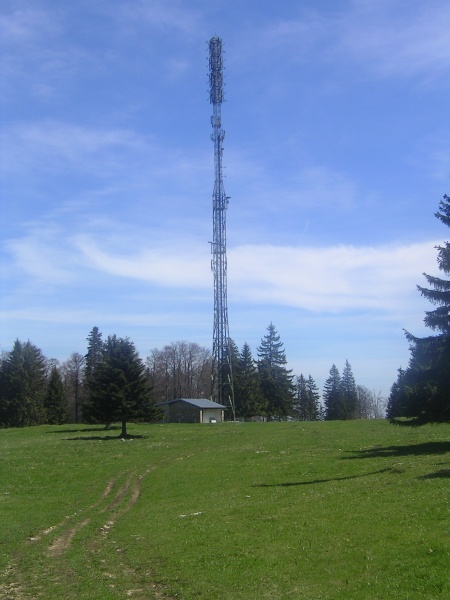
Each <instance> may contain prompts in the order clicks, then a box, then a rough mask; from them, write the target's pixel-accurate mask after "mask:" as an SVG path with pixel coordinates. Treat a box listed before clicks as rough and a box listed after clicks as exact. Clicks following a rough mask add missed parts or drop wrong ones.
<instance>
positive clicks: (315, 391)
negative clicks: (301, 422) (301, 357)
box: [305, 375, 320, 421]
mask: <svg viewBox="0 0 450 600" xmlns="http://www.w3.org/2000/svg"><path fill="white" fill-rule="evenodd" d="M305 384H306V394H307V404H306V411H305V413H306V416H307V420H308V421H318V420H319V419H320V393H319V388H318V387H317V385H316V382H315V381H314V379H313V378H312V377H311V375H309V376H308V379H307V380H306V382H305Z"/></svg>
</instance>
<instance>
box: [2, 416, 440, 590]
mask: <svg viewBox="0 0 450 600" xmlns="http://www.w3.org/2000/svg"><path fill="white" fill-rule="evenodd" d="M119 431H120V430H119V429H117V430H111V431H104V430H102V429H100V428H93V427H89V426H73V425H69V426H61V427H51V426H44V427H36V428H28V429H20V430H19V429H11V430H1V431H0V461H1V468H0V519H1V521H0V522H1V535H0V576H1V579H0V598H2V599H11V600H28V599H34V598H44V599H49V600H50V599H51V600H58V599H64V600H71V599H77V600H84V599H85V600H97V599H98V600H100V599H101V600H103V599H104V600H108V599H111V600H112V599H116V598H135V599H143V598H149V599H151V598H156V599H159V600H162V599H175V598H176V599H180V600H193V599H195V600H216V599H217V600H219V599H220V600H239V599H246V600H261V599H297V598H299V599H300V598H301V599H311V600H317V599H344V598H345V599H346V600H348V599H358V600H359V599H374V600H375V599H377V600H381V599H384V600H385V599H391V598H392V599H393V600H394V599H395V600H401V599H406V598H410V599H414V600H416V599H418V600H420V599H424V598H427V599H432V598H433V599H434V598H450V512H449V511H450V504H449V500H450V493H449V489H450V485H449V484H450V479H449V478H450V435H449V434H450V426H447V425H440V426H426V427H423V428H416V429H410V428H402V427H395V426H392V425H389V424H388V423H387V422H385V421H352V422H325V423H297V422H291V423H261V424H256V423H254V424H253V423H242V424H231V423H225V424H221V425H219V424H216V425H131V426H130V427H129V432H130V433H131V434H132V435H133V436H134V438H133V439H131V440H126V441H120V440H119V439H118V438H117V437H114V436H117V435H118V433H119Z"/></svg>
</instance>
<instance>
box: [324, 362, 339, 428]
mask: <svg viewBox="0 0 450 600" xmlns="http://www.w3.org/2000/svg"><path fill="white" fill-rule="evenodd" d="M323 399H324V403H325V419H326V420H327V421H334V420H336V419H342V413H343V398H342V385H341V376H340V373H339V371H338V368H337V367H336V365H332V367H331V369H330V374H329V376H328V378H327V380H326V381H325V385H324V388H323Z"/></svg>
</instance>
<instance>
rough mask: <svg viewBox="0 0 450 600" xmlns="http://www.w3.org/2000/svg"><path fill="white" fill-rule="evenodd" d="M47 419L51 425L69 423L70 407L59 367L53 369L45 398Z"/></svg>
mask: <svg viewBox="0 0 450 600" xmlns="http://www.w3.org/2000/svg"><path fill="white" fill-rule="evenodd" d="M44 408H45V417H46V421H47V423H49V424H50V425H60V424H61V423H66V422H67V417H68V406H67V399H66V394H65V391H64V384H63V381H62V378H61V374H60V372H59V371H58V369H57V367H52V369H51V371H50V376H49V380H48V385H47V392H46V394H45V398H44Z"/></svg>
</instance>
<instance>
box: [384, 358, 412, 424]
mask: <svg viewBox="0 0 450 600" xmlns="http://www.w3.org/2000/svg"><path fill="white" fill-rule="evenodd" d="M405 376H406V371H405V370H404V369H402V368H400V369H398V375H397V381H394V383H393V384H392V386H391V393H390V395H389V398H388V405H387V411H386V416H387V418H388V419H394V418H396V417H402V416H404V415H405V414H406V412H407V411H406V396H407V390H406V381H405V379H406V377H405Z"/></svg>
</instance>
